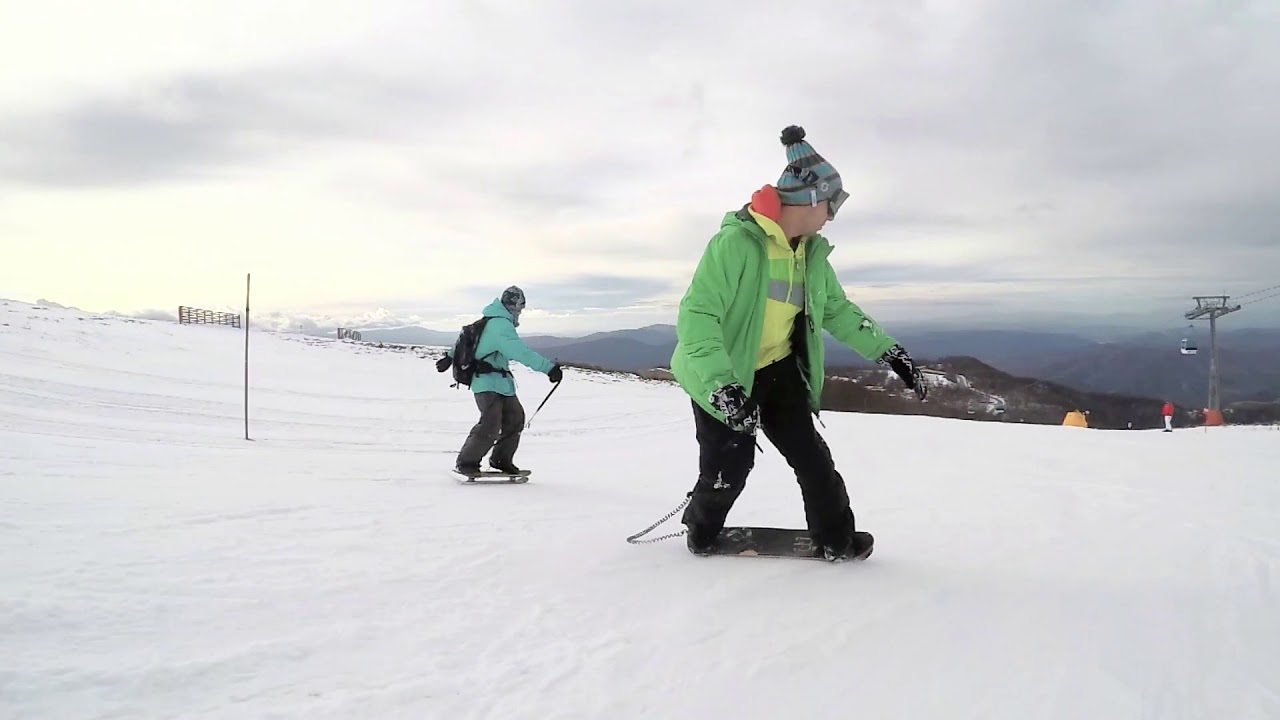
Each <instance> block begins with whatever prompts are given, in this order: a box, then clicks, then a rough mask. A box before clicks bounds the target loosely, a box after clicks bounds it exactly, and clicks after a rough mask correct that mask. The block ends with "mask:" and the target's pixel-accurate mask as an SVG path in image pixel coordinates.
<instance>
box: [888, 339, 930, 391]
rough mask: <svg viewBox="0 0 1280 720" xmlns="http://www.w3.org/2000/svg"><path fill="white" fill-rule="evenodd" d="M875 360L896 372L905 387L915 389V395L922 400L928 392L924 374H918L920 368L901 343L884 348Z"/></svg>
mask: <svg viewBox="0 0 1280 720" xmlns="http://www.w3.org/2000/svg"><path fill="white" fill-rule="evenodd" d="M876 362H877V363H879V364H881V365H884V366H885V367H888V368H889V369H891V370H893V371H894V372H895V373H897V374H898V377H900V378H902V382H904V383H906V386H907V387H909V388H911V389H912V390H915V391H916V397H918V398H920V399H921V400H924V398H925V396H926V395H928V394H929V388H928V386H926V385H925V382H924V376H923V375H921V374H920V368H918V367H916V363H915V361H914V360H912V359H911V356H910V355H908V354H907V351H906V350H904V349H903V348H902V346H901V345H896V344H895V345H894V346H893V347H891V348H889V349H888V350H885V351H884V354H883V355H881V356H880V358H879V359H878V360H876Z"/></svg>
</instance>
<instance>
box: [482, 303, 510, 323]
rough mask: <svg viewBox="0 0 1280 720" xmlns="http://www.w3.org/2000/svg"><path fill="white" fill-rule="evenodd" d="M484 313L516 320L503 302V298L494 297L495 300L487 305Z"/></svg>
mask: <svg viewBox="0 0 1280 720" xmlns="http://www.w3.org/2000/svg"><path fill="white" fill-rule="evenodd" d="M483 314H484V316H485V317H491V318H494V317H500V318H506V319H508V320H510V321H511V322H513V323H514V322H515V320H516V319H515V318H514V317H511V311H509V310H507V308H506V306H504V305H503V304H502V298H494V299H493V302H490V303H489V304H488V305H485V306H484V313H483Z"/></svg>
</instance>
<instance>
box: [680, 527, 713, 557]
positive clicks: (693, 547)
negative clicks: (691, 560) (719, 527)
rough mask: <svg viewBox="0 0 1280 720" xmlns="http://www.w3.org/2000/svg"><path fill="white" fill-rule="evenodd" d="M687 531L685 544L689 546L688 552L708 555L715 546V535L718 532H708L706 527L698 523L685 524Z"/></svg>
mask: <svg viewBox="0 0 1280 720" xmlns="http://www.w3.org/2000/svg"><path fill="white" fill-rule="evenodd" d="M685 527H687V528H688V529H689V530H688V533H687V534H686V535H685V545H686V546H687V547H688V548H689V552H691V553H693V554H694V555H710V554H711V551H712V550H713V549H714V548H715V546H716V536H718V535H719V534H720V533H718V532H708V531H707V529H706V528H703V527H701V526H698V525H686V526H685Z"/></svg>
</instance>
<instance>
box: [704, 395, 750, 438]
mask: <svg viewBox="0 0 1280 720" xmlns="http://www.w3.org/2000/svg"><path fill="white" fill-rule="evenodd" d="M708 399H709V400H710V401H711V405H712V406H713V407H714V408H715V409H717V410H719V411H720V412H722V413H724V416H725V419H726V420H728V421H729V427H731V428H733V429H734V430H735V431H737V432H744V433H747V434H749V435H755V434H756V428H758V427H760V406H759V405H756V401H755V400H752V399H751V398H749V397H747V392H746V391H745V390H743V389H742V386H741V385H739V384H738V383H734V384H732V385H726V386H724V387H722V388H720V389H719V390H716V391H715V392H713V393H711V397H710V398H708Z"/></svg>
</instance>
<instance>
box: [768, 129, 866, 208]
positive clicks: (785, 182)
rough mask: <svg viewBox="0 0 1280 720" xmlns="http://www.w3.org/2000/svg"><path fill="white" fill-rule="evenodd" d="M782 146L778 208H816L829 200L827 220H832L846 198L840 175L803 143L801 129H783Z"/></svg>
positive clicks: (802, 130)
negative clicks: (783, 164) (784, 164)
mask: <svg viewBox="0 0 1280 720" xmlns="http://www.w3.org/2000/svg"><path fill="white" fill-rule="evenodd" d="M782 144H783V145H784V146H786V148H787V167H786V169H785V170H783V171H782V177H780V178H778V184H777V187H778V196H779V197H780V198H781V199H782V204H783V205H817V204H818V203H819V202H822V201H823V200H829V201H831V202H830V204H829V205H828V208H827V217H828V218H835V216H836V211H837V210H839V209H840V206H841V205H843V204H844V201H845V200H846V199H848V197H849V193H847V192H845V191H844V185H843V184H842V183H841V181H840V173H838V172H836V169H835V167H833V166H832V165H831V163H829V162H827V161H826V160H825V159H824V158H823V157H822V156H821V155H819V154H818V152H817V151H816V150H814V149H813V146H812V145H810V144H809V143H808V142H806V141H805V139H804V128H802V127H800V126H798V125H789V126H787V128H786V129H784V130H783V131H782Z"/></svg>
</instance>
